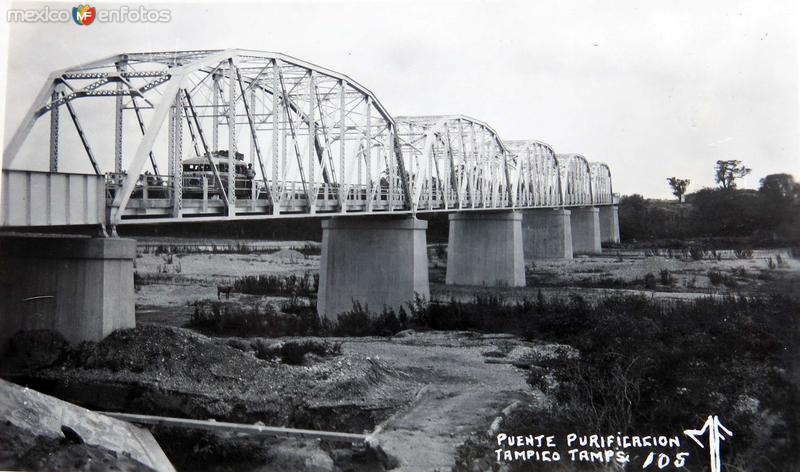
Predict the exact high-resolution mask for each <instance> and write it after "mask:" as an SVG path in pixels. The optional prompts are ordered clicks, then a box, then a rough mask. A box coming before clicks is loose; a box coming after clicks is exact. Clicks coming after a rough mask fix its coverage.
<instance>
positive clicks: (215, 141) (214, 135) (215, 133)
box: [211, 71, 222, 154]
mask: <svg viewBox="0 0 800 472" xmlns="http://www.w3.org/2000/svg"><path fill="white" fill-rule="evenodd" d="M221 76H222V74H220V72H219V71H214V76H213V85H212V87H214V90H212V91H211V120H212V126H211V153H212V154H213V153H216V152H217V151H219V80H220V77H221Z"/></svg>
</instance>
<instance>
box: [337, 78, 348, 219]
mask: <svg viewBox="0 0 800 472" xmlns="http://www.w3.org/2000/svg"><path fill="white" fill-rule="evenodd" d="M346 85H347V83H346V82H345V81H344V80H339V172H338V174H339V211H341V212H342V213H345V212H346V211H347V190H348V189H347V174H346V173H345V172H346V169H345V133H346V129H347V128H346V125H345V116H346V114H347V111H346V110H345V104H344V88H345V86H346Z"/></svg>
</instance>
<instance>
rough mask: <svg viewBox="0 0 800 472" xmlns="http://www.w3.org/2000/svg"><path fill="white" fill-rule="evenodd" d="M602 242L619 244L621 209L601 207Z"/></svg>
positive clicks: (613, 206)
mask: <svg viewBox="0 0 800 472" xmlns="http://www.w3.org/2000/svg"><path fill="white" fill-rule="evenodd" d="M599 218H600V241H601V242H604V243H614V244H618V243H619V207H618V206H617V205H608V206H601V207H600V214H599Z"/></svg>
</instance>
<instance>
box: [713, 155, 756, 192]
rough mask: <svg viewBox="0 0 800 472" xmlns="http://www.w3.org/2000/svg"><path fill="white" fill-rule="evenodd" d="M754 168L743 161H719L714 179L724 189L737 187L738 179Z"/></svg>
mask: <svg viewBox="0 0 800 472" xmlns="http://www.w3.org/2000/svg"><path fill="white" fill-rule="evenodd" d="M751 170H752V169H750V168H748V167H745V166H743V165H742V161H737V160H734V159H732V160H728V161H717V166H716V167H715V172H716V175H715V177H714V180H716V181H717V183H718V184H719V186H720V187H722V188H724V189H734V188H736V179H740V178H742V177H744V176H745V175H747V174H749V173H750V171H751Z"/></svg>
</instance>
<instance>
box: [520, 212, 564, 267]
mask: <svg viewBox="0 0 800 472" xmlns="http://www.w3.org/2000/svg"><path fill="white" fill-rule="evenodd" d="M570 218H571V212H570V211H569V210H563V209H560V208H556V209H550V208H542V209H538V210H527V211H525V212H524V213H523V218H522V233H523V234H522V238H523V244H524V251H525V259H526V260H530V259H572V225H571V223H570Z"/></svg>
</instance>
